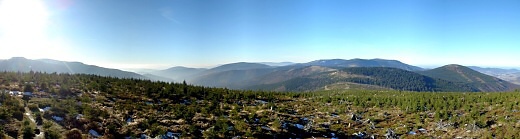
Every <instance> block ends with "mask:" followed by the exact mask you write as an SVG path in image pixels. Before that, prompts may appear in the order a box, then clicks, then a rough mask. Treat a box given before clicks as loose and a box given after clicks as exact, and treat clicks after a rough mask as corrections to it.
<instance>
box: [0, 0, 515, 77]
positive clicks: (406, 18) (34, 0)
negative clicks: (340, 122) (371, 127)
mask: <svg viewBox="0 0 520 139" xmlns="http://www.w3.org/2000/svg"><path fill="white" fill-rule="evenodd" d="M35 9H36V10H35ZM42 13H44V14H42ZM2 22H3V23H2ZM0 49H1V50H2V52H0V58H2V59H6V58H9V57H12V56H24V57H28V58H53V59H58V60H68V61H80V62H85V63H88V64H96V65H101V66H105V67H113V68H166V67H168V66H178V65H179V66H192V67H200V66H211V65H218V64H224V63H231V62H239V61H246V62H268V61H269V62H282V61H292V62H308V61H312V60H317V59H332V58H342V59H351V58H366V59H371V58H383V59H396V60H401V61H403V62H405V63H409V64H414V65H444V64H453V63H457V64H463V65H477V66H501V67H520V62H518V60H520V54H519V52H520V1H519V0H1V5H0ZM4 50H8V51H9V52H7V51H4Z"/></svg>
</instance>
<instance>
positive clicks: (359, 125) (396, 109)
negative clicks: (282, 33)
mask: <svg viewBox="0 0 520 139" xmlns="http://www.w3.org/2000/svg"><path fill="white" fill-rule="evenodd" d="M0 82H1V84H0V90H1V93H0V123H1V124H0V125H2V126H0V134H1V135H2V138H33V137H40V138H73V137H76V138H77V137H81V138H125V137H130V138H140V137H164V138H174V137H180V138H313V137H315V138H371V137H374V138H384V137H388V138H429V137H440V138H493V137H496V138H519V137H520V130H519V129H520V128H519V127H520V111H519V110H520V106H519V102H518V99H519V98H520V94H519V92H495V93H491V92H486V93H478V92H472V93H464V92H408V91H387V90H328V91H318V92H305V93H298V92H265V91H242V90H230V89H226V88H210V87H202V86H193V85H189V84H188V83H185V82H184V83H167V82H154V81H149V80H140V79H119V78H111V77H101V76H95V75H83V74H74V75H71V74H56V73H51V74H47V73H38V72H36V73H35V72H30V73H17V72H1V73H0ZM13 91H21V92H28V91H30V92H32V94H31V95H30V96H26V95H11V94H10V92H13ZM33 119H35V120H34V121H33ZM40 132H43V135H42V134H40Z"/></svg>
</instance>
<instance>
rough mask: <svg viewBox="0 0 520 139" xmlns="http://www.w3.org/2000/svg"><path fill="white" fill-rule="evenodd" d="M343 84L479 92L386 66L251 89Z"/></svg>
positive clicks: (410, 89) (316, 88) (288, 89)
mask: <svg viewBox="0 0 520 139" xmlns="http://www.w3.org/2000/svg"><path fill="white" fill-rule="evenodd" d="M341 82H348V83H357V84H364V85H373V86H379V87H384V88H389V89H394V90H406V91H427V92H436V91H437V92H438V91H459V92H460V91H466V92H475V91H479V90H478V89H476V88H473V87H472V86H469V85H467V84H464V83H456V82H450V81H446V80H442V79H435V78H432V77H428V76H424V75H420V74H417V73H415V72H411V71H406V70H402V69H396V68H385V67H354V68H344V69H341V70H338V71H330V72H324V73H320V74H314V75H310V76H302V77H297V78H293V79H290V80H287V81H284V82H280V83H274V84H263V85H257V86H252V87H251V88H250V89H260V90H261V89H266V90H278V91H310V90H323V88H324V87H325V86H327V85H331V84H334V83H341Z"/></svg>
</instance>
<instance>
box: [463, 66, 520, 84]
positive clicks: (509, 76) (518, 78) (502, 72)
mask: <svg viewBox="0 0 520 139" xmlns="http://www.w3.org/2000/svg"><path fill="white" fill-rule="evenodd" d="M469 68H471V69H473V70H476V71H478V72H481V73H484V74H487V75H491V76H494V77H497V78H500V79H503V80H506V81H509V82H511V83H514V84H519V85H520V70H517V69H500V68H481V67H476V66H470V67H469Z"/></svg>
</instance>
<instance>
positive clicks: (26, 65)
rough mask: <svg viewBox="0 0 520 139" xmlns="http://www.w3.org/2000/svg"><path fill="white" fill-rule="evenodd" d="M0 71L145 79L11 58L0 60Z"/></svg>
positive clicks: (73, 64) (81, 66)
mask: <svg viewBox="0 0 520 139" xmlns="http://www.w3.org/2000/svg"><path fill="white" fill-rule="evenodd" d="M0 71H20V72H30V71H39V72H46V73H54V72H56V73H71V74H75V73H82V74H94V75H101V76H109V77H118V78H136V79H147V78H146V77H144V76H142V75H139V74H137V73H133V72H128V71H122V70H118V69H109V68H103V67H98V66H94V65H86V64H83V63H80V62H65V61H57V60H51V59H39V60H31V59H26V58H23V57H13V58H11V59H7V60H0Z"/></svg>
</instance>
